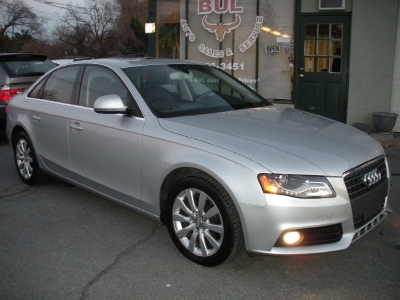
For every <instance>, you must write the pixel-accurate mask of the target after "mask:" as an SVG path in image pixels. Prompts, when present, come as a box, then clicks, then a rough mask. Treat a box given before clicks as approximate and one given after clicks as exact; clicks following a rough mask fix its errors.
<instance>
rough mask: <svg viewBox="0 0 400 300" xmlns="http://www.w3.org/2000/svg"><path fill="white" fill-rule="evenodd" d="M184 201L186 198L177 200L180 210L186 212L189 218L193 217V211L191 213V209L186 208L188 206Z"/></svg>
mask: <svg viewBox="0 0 400 300" xmlns="http://www.w3.org/2000/svg"><path fill="white" fill-rule="evenodd" d="M183 200H184V197H178V198H177V199H176V204H177V205H178V207H179V208H180V209H182V210H183V211H184V213H186V214H187V215H189V216H193V211H191V210H190V208H189V207H187V206H186V204H185V202H184V201H183Z"/></svg>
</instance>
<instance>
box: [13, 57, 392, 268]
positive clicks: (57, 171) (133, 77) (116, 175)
mask: <svg viewBox="0 0 400 300" xmlns="http://www.w3.org/2000/svg"><path fill="white" fill-rule="evenodd" d="M6 133H7V136H8V139H9V141H10V143H11V145H12V147H13V149H14V153H15V164H16V168H17V171H18V174H19V175H20V177H21V179H22V180H23V181H24V182H25V183H27V184H36V183H39V182H40V181H41V180H42V178H43V177H44V176H45V174H50V175H53V176H56V177H58V178H61V179H62V180H65V181H68V182H70V183H72V184H74V185H76V186H79V187H81V188H84V189H87V190H89V191H92V192H94V193H96V194H99V195H101V196H103V197H106V198H108V199H110V200H112V201H115V202H117V203H119V204H122V205H124V206H126V207H129V208H131V209H133V210H135V211H137V212H138V213H141V214H143V215H145V216H148V217H150V218H152V219H154V220H157V221H160V222H163V223H164V224H166V225H167V226H168V229H169V233H170V235H171V237H172V240H173V241H174V243H175V245H176V246H177V248H178V249H179V250H180V251H181V252H182V253H183V254H184V255H185V256H186V257H188V258H189V259H191V260H193V261H194V262H196V263H199V264H202V265H207V266H214V265H218V264H220V263H222V262H224V261H225V260H226V259H229V258H232V257H234V256H235V255H236V254H237V253H238V252H239V251H240V250H241V249H242V245H244V247H245V249H246V251H248V252H249V253H260V254H275V255H290V254H295V255H298V254H310V253H321V252H329V251H336V250H342V249H345V248H347V247H349V246H350V245H351V243H352V242H354V241H356V240H357V239H359V238H360V237H361V236H363V235H364V234H366V233H367V232H369V231H370V230H371V229H372V228H374V227H375V226H376V225H377V224H378V223H380V222H381V221H382V220H383V219H384V218H385V216H386V215H387V214H388V213H389V212H390V211H391V210H390V208H389V206H388V204H387V202H388V190H389V179H390V178H389V176H390V172H389V169H388V164H387V161H386V157H385V154H384V151H383V149H382V147H381V146H380V145H379V143H377V142H376V141H375V140H374V139H372V138H371V137H369V136H368V135H366V134H364V133H363V132H361V131H359V130H357V129H355V128H353V127H351V126H347V125H345V124H342V123H338V122H335V121H333V120H330V119H327V118H323V117H320V116H317V115H313V114H309V113H306V112H302V111H298V110H294V109H288V108H282V107H278V106H274V105H271V104H270V103H269V102H268V101H266V100H265V99H263V98H262V97H261V96H260V95H258V94H257V93H255V92H254V91H253V90H251V89H250V88H249V87H247V86H246V85H244V84H242V83H241V82H240V81H238V80H236V79H235V78H233V77H231V76H230V75H228V74H226V73H224V72H223V71H221V70H218V69H216V68H213V67H210V66H207V65H205V64H201V63H196V62H190V61H179V60H153V59H135V60H123V59H101V60H97V59H93V60H86V61H78V62H75V63H72V64H70V65H66V66H60V67H58V68H56V69H54V70H52V71H50V72H49V73H47V74H46V75H45V76H43V77H42V78H41V79H40V80H39V81H38V82H37V83H36V84H35V85H33V86H32V87H31V88H30V89H28V90H27V91H26V92H24V93H23V94H20V95H17V96H16V97H14V99H13V100H12V101H11V102H10V104H9V112H8V120H7V131H6Z"/></svg>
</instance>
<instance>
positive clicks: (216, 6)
mask: <svg viewBox="0 0 400 300" xmlns="http://www.w3.org/2000/svg"><path fill="white" fill-rule="evenodd" d="M197 3H198V5H197V14H198V15H199V16H200V15H203V18H202V21H201V22H202V25H203V28H204V29H205V30H206V31H207V32H210V33H214V34H215V38H216V40H217V41H219V42H222V41H223V40H224V39H225V36H226V35H227V34H229V33H231V32H232V31H234V30H235V29H237V28H239V26H240V25H241V22H242V20H241V17H240V15H239V14H241V13H243V12H244V9H243V7H241V6H239V5H238V3H237V0H198V2H197ZM212 13H216V14H228V13H229V14H235V20H234V21H233V22H229V23H211V22H209V21H208V20H207V16H208V15H209V14H212ZM180 23H181V27H182V30H183V32H184V33H185V36H186V37H188V39H189V41H190V42H194V41H195V40H196V35H195V34H194V33H193V31H192V30H191V29H190V27H189V24H188V22H187V20H181V21H180ZM262 23H263V17H262V16H256V20H255V24H254V28H253V30H252V32H251V34H250V35H249V36H248V38H247V39H246V40H244V41H242V43H240V44H239V46H238V49H237V50H239V51H240V52H245V51H246V50H248V49H249V48H250V47H251V46H253V44H254V43H255V42H256V40H257V38H258V36H259V34H260V30H261V27H262ZM198 50H199V51H200V52H201V53H203V54H204V55H207V56H209V57H213V58H223V57H225V56H232V55H233V54H234V51H235V49H232V48H229V47H227V48H225V49H212V48H211V47H208V46H207V45H206V44H203V43H201V44H200V45H199V47H198Z"/></svg>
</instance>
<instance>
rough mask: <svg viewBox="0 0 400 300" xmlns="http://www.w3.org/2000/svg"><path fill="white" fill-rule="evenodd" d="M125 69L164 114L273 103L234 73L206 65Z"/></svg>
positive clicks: (156, 110) (157, 111) (158, 112)
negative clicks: (234, 75)
mask: <svg viewBox="0 0 400 300" xmlns="http://www.w3.org/2000/svg"><path fill="white" fill-rule="evenodd" d="M123 71H124V72H125V74H127V76H128V77H129V78H130V80H131V81H132V83H133V84H134V85H135V87H136V88H137V90H138V91H139V92H140V93H141V95H142V97H143V99H144V100H145V101H146V103H147V105H148V106H149V107H150V109H151V110H152V111H153V113H154V114H155V115H156V116H157V117H160V118H170V117H177V116H185V115H197V114H207V113H214V112H224V111H231V110H238V109H246V108H255V107H264V106H267V105H271V104H270V103H269V102H268V101H267V100H266V99H264V98H262V97H261V96H260V95H258V94H257V93H255V92H254V91H252V90H251V89H250V88H249V87H247V86H246V85H244V84H242V83H241V82H240V81H238V80H237V79H235V78H234V77H232V76H230V75H228V74H227V73H225V72H223V71H220V70H218V69H216V68H213V67H210V66H206V65H190V64H176V65H174V64H172V65H163V66H146V67H130V68H125V69H124V70H123Z"/></svg>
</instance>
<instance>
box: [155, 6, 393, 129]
mask: <svg viewBox="0 0 400 300" xmlns="http://www.w3.org/2000/svg"><path fill="white" fill-rule="evenodd" d="M148 21H149V23H155V32H154V33H149V54H150V55H151V56H154V57H158V58H180V59H187V60H195V61H201V62H205V63H208V64H210V65H213V66H216V67H218V68H221V69H223V70H224V71H226V72H228V73H230V74H232V75H233V76H235V77H236V78H238V79H239V80H241V81H242V82H244V83H245V84H247V85H249V86H251V87H252V88H254V89H255V90H257V91H258V92H259V93H260V94H261V95H262V96H264V97H265V98H266V99H268V100H270V101H271V102H273V103H274V104H276V105H284V106H288V107H294V108H297V109H300V110H304V111H309V112H312V113H316V114H319V115H322V116H326V117H328V118H332V119H335V120H338V121H341V122H344V123H348V124H355V123H361V124H370V125H372V124H373V117H372V113H373V112H377V111H379V112H395V113H399V114H400V1H399V0H375V1H374V0H247V1H244V0H169V1H164V0H149V20H148ZM394 131H398V132H399V131H400V121H398V122H397V123H396V127H395V129H394Z"/></svg>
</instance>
